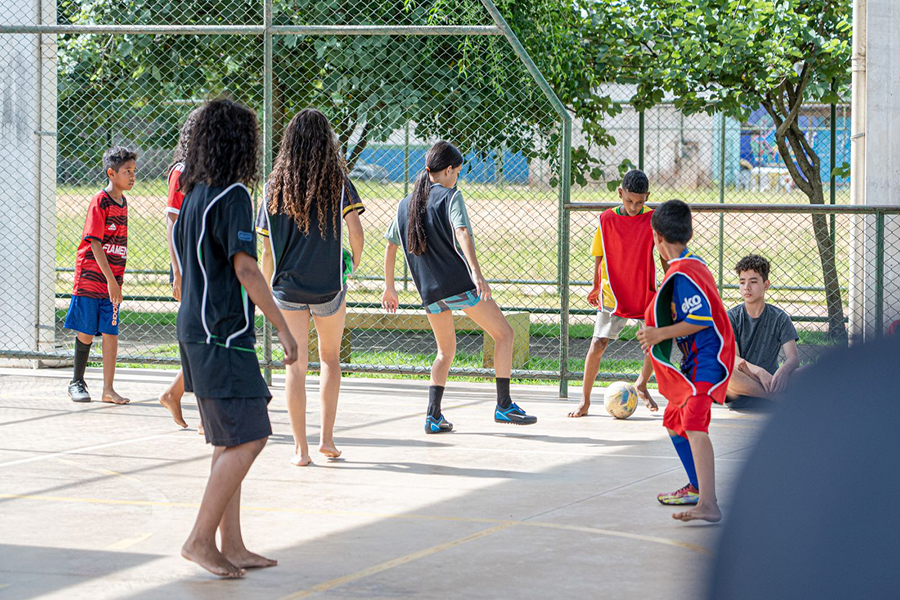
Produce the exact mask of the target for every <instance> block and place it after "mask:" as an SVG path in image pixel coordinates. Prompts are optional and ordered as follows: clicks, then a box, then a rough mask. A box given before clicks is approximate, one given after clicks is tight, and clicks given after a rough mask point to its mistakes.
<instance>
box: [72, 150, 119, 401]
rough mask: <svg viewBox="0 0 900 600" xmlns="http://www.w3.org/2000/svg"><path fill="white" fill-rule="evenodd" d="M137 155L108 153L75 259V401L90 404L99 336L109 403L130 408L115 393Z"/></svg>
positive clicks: (73, 382) (105, 387)
mask: <svg viewBox="0 0 900 600" xmlns="http://www.w3.org/2000/svg"><path fill="white" fill-rule="evenodd" d="M136 159H137V154H136V153H135V152H132V151H131V150H129V149H127V148H123V147H121V146H114V147H112V148H110V149H109V150H107V151H106V152H105V153H104V154H103V166H104V168H105V169H106V175H107V177H108V178H109V185H107V186H106V188H104V189H103V190H100V192H98V193H97V195H96V196H94V198H93V199H92V200H91V203H90V206H88V213H87V218H86V219H85V222H84V233H83V234H82V236H81V243H80V244H79V245H78V252H77V254H76V259H75V286H74V290H73V295H72V301H71V302H70V304H69V312H68V314H66V323H65V327H66V328H67V329H74V330H75V331H77V332H78V334H77V336H76V338H75V373H74V376H73V377H72V383H71V384H70V385H69V397H70V398H71V399H72V401H73V402H90V401H91V396H90V394H89V393H88V390H87V384H86V383H85V382H84V369H85V367H87V362H88V357H89V355H90V352H91V343H92V342H93V341H94V336H96V335H100V334H102V335H103V395H102V400H103V401H104V402H112V403H114V404H126V403H127V402H128V399H127V398H123V397H122V396H120V395H119V394H117V393H116V392H115V390H113V376H114V374H115V370H116V353H117V351H118V344H119V342H118V337H117V336H118V335H119V324H118V323H119V321H118V310H119V305H120V304H121V303H122V276H123V275H124V274H125V260H126V258H127V257H128V203H127V201H126V200H125V196H124V194H123V193H124V192H125V191H126V190H130V189H131V188H132V187H134V172H135V161H136Z"/></svg>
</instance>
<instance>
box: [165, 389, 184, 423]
mask: <svg viewBox="0 0 900 600" xmlns="http://www.w3.org/2000/svg"><path fill="white" fill-rule="evenodd" d="M159 403H160V404H162V405H163V406H164V407H166V410H168V411H169V412H170V413H171V414H172V418H173V419H175V422H176V423H178V424H179V425H181V426H182V427H187V421H185V420H184V415H182V414H181V397H178V398H176V397H175V396H173V395H172V394H170V393H169V392H166V393H164V394H163V395H161V396H160V397H159Z"/></svg>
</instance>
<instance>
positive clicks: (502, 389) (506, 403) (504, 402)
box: [496, 377, 512, 408]
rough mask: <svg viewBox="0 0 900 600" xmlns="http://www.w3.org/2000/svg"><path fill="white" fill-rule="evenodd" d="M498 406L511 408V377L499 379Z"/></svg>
mask: <svg viewBox="0 0 900 600" xmlns="http://www.w3.org/2000/svg"><path fill="white" fill-rule="evenodd" d="M496 381H497V404H498V405H499V406H500V408H509V407H510V405H511V404H512V398H511V397H510V396H509V377H497V379H496Z"/></svg>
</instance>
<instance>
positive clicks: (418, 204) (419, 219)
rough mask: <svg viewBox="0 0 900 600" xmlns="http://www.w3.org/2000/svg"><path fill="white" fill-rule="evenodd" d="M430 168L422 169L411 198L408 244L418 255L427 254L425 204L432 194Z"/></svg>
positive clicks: (411, 250)
mask: <svg viewBox="0 0 900 600" xmlns="http://www.w3.org/2000/svg"><path fill="white" fill-rule="evenodd" d="M428 173H429V171H428V168H427V167H426V168H425V169H422V172H421V173H419V176H418V177H417V178H416V187H414V188H413V193H412V196H411V197H410V199H409V220H408V221H407V223H408V225H407V228H408V229H409V234H408V236H407V240H406V244H407V247H408V248H409V251H410V252H411V253H413V254H415V255H416V256H421V255H422V254H425V250H426V249H427V247H426V245H425V205H426V204H427V202H428V196H429V195H431V182H430V181H429V180H428Z"/></svg>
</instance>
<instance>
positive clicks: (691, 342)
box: [637, 200, 735, 523]
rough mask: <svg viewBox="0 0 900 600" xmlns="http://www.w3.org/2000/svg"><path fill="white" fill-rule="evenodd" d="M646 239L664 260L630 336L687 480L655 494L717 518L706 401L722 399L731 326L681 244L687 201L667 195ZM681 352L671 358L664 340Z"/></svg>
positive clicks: (708, 279)
mask: <svg viewBox="0 0 900 600" xmlns="http://www.w3.org/2000/svg"><path fill="white" fill-rule="evenodd" d="M652 226H653V242H654V243H655V244H656V249H657V250H658V251H659V255H660V256H661V257H662V258H663V259H664V260H667V261H668V263H669V268H668V270H667V271H666V276H665V279H663V282H662V284H661V285H660V287H659V291H657V292H656V295H655V296H654V298H653V302H652V303H651V304H650V306H649V307H648V308H647V313H646V315H645V317H646V319H645V320H646V323H647V326H646V327H645V328H644V329H642V330H641V331H639V332H638V336H637V337H638V341H640V343H641V347H642V348H643V349H644V351H645V352H647V353H649V355H650V359H651V360H652V361H653V370H654V372H655V373H656V381H657V382H658V383H659V391H660V393H662V395H663V396H665V397H666V399H667V400H668V401H669V404H668V406H666V412H665V414H664V416H663V425H664V426H665V427H666V429H668V431H669V435H670V436H671V439H672V443H673V444H674V445H675V450H676V451H677V452H678V457H679V458H680V459H681V462H682V464H683V465H684V469H685V471H687V475H688V479H689V483H688V485H686V486H684V487H683V488H681V489H679V490H678V491H675V492H672V493H668V494H660V495H659V496H658V497H657V498H658V500H659V501H660V503H662V504H666V505H686V504H696V506H695V507H694V508H692V509H690V510H687V511H684V512H680V513H675V514H673V515H672V516H673V517H674V518H675V519H678V520H681V521H693V520H703V521H709V522H712V523H715V522H717V521H720V520H721V519H722V512H721V511H720V510H719V505H718V502H717V500H716V475H715V458H714V454H713V447H712V442H711V441H710V439H709V421H710V410H711V408H712V403H713V402H718V403H719V404H723V403H724V402H725V392H726V390H727V389H728V379H729V378H730V377H731V368H732V365H734V352H735V350H734V349H735V343H734V332H733V331H732V329H731V322H730V321H729V320H728V313H727V312H726V310H725V306H724V305H723V304H722V300H721V298H719V293H718V290H717V288H716V282H715V280H714V279H713V276H712V274H711V273H710V272H709V269H708V268H707V267H706V263H705V262H703V260H702V259H700V258H699V257H698V256H696V255H694V254H693V253H692V252H691V251H690V250H688V248H687V243H688V242H689V241H690V240H691V237H692V236H693V227H692V224H691V209H690V207H689V206H688V205H687V204H685V203H684V202H682V201H681V200H669V201H668V202H665V203H664V204H662V205H661V206H660V207H659V208H657V209H656V210H655V211H654V213H653V219H652ZM673 339H675V340H676V341H677V343H678V348H679V349H680V350H681V353H682V355H683V358H682V361H681V365H680V366H676V365H675V364H673V363H672V361H671V353H672V340H673Z"/></svg>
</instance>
